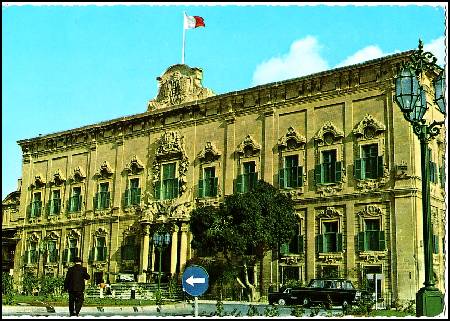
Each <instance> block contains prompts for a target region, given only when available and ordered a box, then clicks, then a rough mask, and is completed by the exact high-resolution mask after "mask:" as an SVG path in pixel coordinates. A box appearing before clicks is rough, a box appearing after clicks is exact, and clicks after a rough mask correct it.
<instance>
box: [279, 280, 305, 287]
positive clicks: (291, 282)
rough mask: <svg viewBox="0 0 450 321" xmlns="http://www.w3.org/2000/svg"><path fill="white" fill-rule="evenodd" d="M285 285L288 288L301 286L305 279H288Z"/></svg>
mask: <svg viewBox="0 0 450 321" xmlns="http://www.w3.org/2000/svg"><path fill="white" fill-rule="evenodd" d="M283 286H285V287H287V288H299V287H302V286H303V281H299V280H287V281H286V282H285V283H284V284H283Z"/></svg>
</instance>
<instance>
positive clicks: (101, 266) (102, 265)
mask: <svg viewBox="0 0 450 321" xmlns="http://www.w3.org/2000/svg"><path fill="white" fill-rule="evenodd" d="M100 237H104V238H105V246H106V248H108V246H107V244H106V243H107V241H108V230H107V229H105V228H103V227H99V228H98V229H97V230H96V231H95V232H94V233H93V235H92V247H91V249H90V251H92V250H93V249H94V248H96V247H97V242H98V238H100ZM92 255H93V259H92V264H91V265H92V267H93V268H94V270H95V271H106V267H107V264H108V261H109V257H106V259H105V261H97V260H96V257H95V253H94V254H92Z"/></svg>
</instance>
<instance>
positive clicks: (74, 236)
mask: <svg viewBox="0 0 450 321" xmlns="http://www.w3.org/2000/svg"><path fill="white" fill-rule="evenodd" d="M80 237H81V233H80V231H78V230H75V229H74V230H70V231H69V233H67V238H69V239H79V238H80Z"/></svg>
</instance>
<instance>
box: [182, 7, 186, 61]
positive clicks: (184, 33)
mask: <svg viewBox="0 0 450 321" xmlns="http://www.w3.org/2000/svg"><path fill="white" fill-rule="evenodd" d="M185 21H186V12H185V11H183V46H182V47H181V64H182V65H184V42H185V39H186V28H185V25H184V24H185Z"/></svg>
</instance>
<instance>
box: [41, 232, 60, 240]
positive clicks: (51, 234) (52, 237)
mask: <svg viewBox="0 0 450 321" xmlns="http://www.w3.org/2000/svg"><path fill="white" fill-rule="evenodd" d="M59 237H60V235H59V233H58V232H56V231H51V232H48V233H47V235H46V236H45V240H57V239H59Z"/></svg>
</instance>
